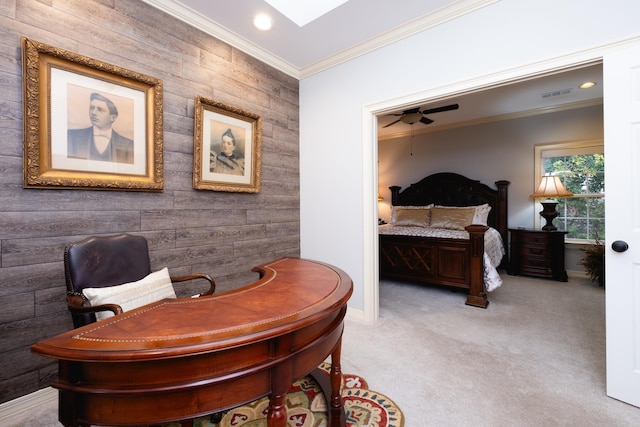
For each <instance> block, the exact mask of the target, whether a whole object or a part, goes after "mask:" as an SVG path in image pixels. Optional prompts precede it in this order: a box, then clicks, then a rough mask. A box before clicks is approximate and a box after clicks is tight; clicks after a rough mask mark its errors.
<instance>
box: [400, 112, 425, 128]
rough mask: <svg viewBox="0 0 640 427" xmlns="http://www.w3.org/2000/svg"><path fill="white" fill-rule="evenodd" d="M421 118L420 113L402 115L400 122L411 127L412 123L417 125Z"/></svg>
mask: <svg viewBox="0 0 640 427" xmlns="http://www.w3.org/2000/svg"><path fill="white" fill-rule="evenodd" d="M421 118H422V113H410V114H404V115H403V116H402V117H400V121H402V123H406V124H408V125H412V124H414V123H418V122H419V121H420V119H421Z"/></svg>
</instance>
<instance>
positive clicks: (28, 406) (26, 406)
mask: <svg viewBox="0 0 640 427" xmlns="http://www.w3.org/2000/svg"><path fill="white" fill-rule="evenodd" d="M57 401H58V391H57V390H56V389H54V388H53V387H46V388H42V389H40V390H38V391H34V392H33V393H30V394H26V395H24V396H20V397H18V398H16V399H13V400H10V401H8V402H4V403H2V404H0V425H4V424H5V423H4V421H6V420H8V419H10V418H12V417H14V416H16V415H19V414H21V413H23V412H27V411H31V410H33V409H34V408H37V407H38V406H40V405H45V404H50V403H51V402H57Z"/></svg>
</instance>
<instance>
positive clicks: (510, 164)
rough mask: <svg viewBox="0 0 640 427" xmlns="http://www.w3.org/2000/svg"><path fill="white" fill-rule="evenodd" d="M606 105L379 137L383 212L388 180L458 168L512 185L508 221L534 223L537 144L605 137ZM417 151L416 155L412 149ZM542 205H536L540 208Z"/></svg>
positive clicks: (385, 213) (383, 212) (400, 181)
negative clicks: (380, 138) (603, 108)
mask: <svg viewBox="0 0 640 427" xmlns="http://www.w3.org/2000/svg"><path fill="white" fill-rule="evenodd" d="M603 138H604V129H603V121H602V105H598V106H593V107H587V108H579V109H576V110H569V111H561V112H555V113H548V114H541V115H537V116H531V117H524V118H518V119H512V120H503V121H498V122H492V123H487V124H482V125H476V126H468V127H463V128H458V129H452V130H444V131H440V132H429V133H425V134H420V135H416V136H415V138H414V141H413V150H412V149H411V145H412V144H411V137H410V136H407V137H403V138H397V139H389V140H383V141H380V142H379V143H378V160H379V163H378V191H379V193H380V195H382V196H383V197H384V199H385V200H384V201H382V202H380V203H379V204H378V208H379V216H381V217H382V218H385V219H387V220H388V218H389V216H390V204H391V191H389V186H391V185H399V186H401V187H402V188H406V187H408V186H409V185H411V184H413V183H415V182H418V181H419V180H420V179H422V178H424V177H425V176H427V175H430V174H432V173H437V172H456V173H459V174H462V175H464V176H467V177H469V178H471V179H477V180H480V182H482V183H485V184H487V185H489V186H492V187H493V183H494V182H496V181H498V180H502V179H505V180H507V181H510V182H511V185H510V186H509V222H508V223H509V226H510V227H519V226H523V227H528V228H533V226H534V220H535V218H536V216H538V212H539V210H540V209H538V208H540V206H538V207H535V204H534V203H532V200H531V198H530V197H529V195H530V194H531V193H532V192H533V191H534V189H535V184H534V147H535V146H536V145H539V144H550V143H554V142H570V141H586V140H596V139H600V140H602V139H603ZM411 153H412V155H411ZM536 209H537V210H536Z"/></svg>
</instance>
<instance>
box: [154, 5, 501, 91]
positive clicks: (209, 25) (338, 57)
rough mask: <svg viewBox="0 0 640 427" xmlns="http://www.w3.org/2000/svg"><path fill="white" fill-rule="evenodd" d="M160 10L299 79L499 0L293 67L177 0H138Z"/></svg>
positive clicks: (440, 14)
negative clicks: (309, 63) (308, 63)
mask: <svg viewBox="0 0 640 427" xmlns="http://www.w3.org/2000/svg"><path fill="white" fill-rule="evenodd" d="M142 1H143V2H144V3H147V4H149V5H151V6H153V7H155V8H157V9H160V10H161V11H163V12H165V13H167V14H169V15H171V16H173V17H175V18H177V19H179V20H181V21H182V22H184V23H186V24H188V25H190V26H192V27H194V28H197V29H199V30H201V31H203V32H205V33H207V34H209V35H211V36H213V37H215V38H217V39H219V40H222V41H223V42H225V43H228V44H230V45H231V46H233V47H235V48H236V49H238V50H241V51H243V52H245V53H246V54H248V55H251V56H253V57H254V58H256V59H259V60H260V61H262V62H264V63H265V64H268V65H270V66H272V67H274V68H276V69H278V70H280V71H282V72H283V73H285V74H288V75H289V76H291V77H294V78H296V79H298V80H302V79H304V78H306V77H310V76H312V75H314V74H316V73H319V72H321V71H324V70H327V69H329V68H331V67H334V66H336V65H339V64H342V63H344V62H347V61H349V60H351V59H354V58H357V57H359V56H361V55H364V54H366V53H369V52H371V51H374V50H376V49H380V48H382V47H384V46H387V45H389V44H391V43H394V42H396V41H398V40H401V39H403V38H406V37H409V36H412V35H414V34H416V33H419V32H421V31H424V30H426V29H428V28H431V27H434V26H436V25H440V24H442V23H444V22H447V21H450V20H452V19H455V18H457V17H460V16H462V15H465V14H467V13H470V12H473V11H474V10H477V9H480V8H482V7H485V6H488V5H490V4H493V3H496V2H498V1H500V0H459V1H456V2H455V3H452V4H450V5H447V6H445V7H442V8H440V9H438V10H436V11H435V12H433V13H430V14H428V15H425V16H422V17H419V18H416V19H414V20H412V21H409V22H408V23H406V24H403V25H400V26H398V27H396V28H393V29H391V30H389V31H386V32H384V33H382V34H380V35H378V36H376V37H373V38H371V39H369V40H367V41H364V42H362V43H359V44H357V45H355V46H352V47H350V48H348V49H344V50H342V51H340V52H338V53H336V54H334V55H331V56H329V57H327V58H325V59H323V60H321V61H318V62H315V63H313V64H311V65H308V66H304V67H301V68H299V67H296V66H294V65H293V64H291V63H289V62H287V61H285V60H283V59H282V58H280V57H278V56H276V55H274V54H272V53H271V52H269V51H267V50H265V49H263V48H261V47H260V46H258V45H256V44H255V43H252V42H251V41H249V40H247V39H246V38H244V37H242V36H240V35H238V34H236V33H234V32H232V31H230V30H228V29H226V28H224V27H223V26H221V25H219V24H217V23H216V22H214V21H213V20H211V19H210V18H207V17H206V16H204V15H202V14H201V13H198V12H196V11H194V10H193V9H191V8H188V7H186V6H184V5H183V4H181V3H180V2H179V1H178V0H142Z"/></svg>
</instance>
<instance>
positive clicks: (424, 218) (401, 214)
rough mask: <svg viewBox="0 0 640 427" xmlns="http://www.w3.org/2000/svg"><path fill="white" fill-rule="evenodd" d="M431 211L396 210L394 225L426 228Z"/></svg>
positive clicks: (429, 221) (429, 220)
mask: <svg viewBox="0 0 640 427" xmlns="http://www.w3.org/2000/svg"><path fill="white" fill-rule="evenodd" d="M430 223H431V209H397V210H396V217H395V225H397V226H404V227H428V226H429V224H430Z"/></svg>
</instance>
